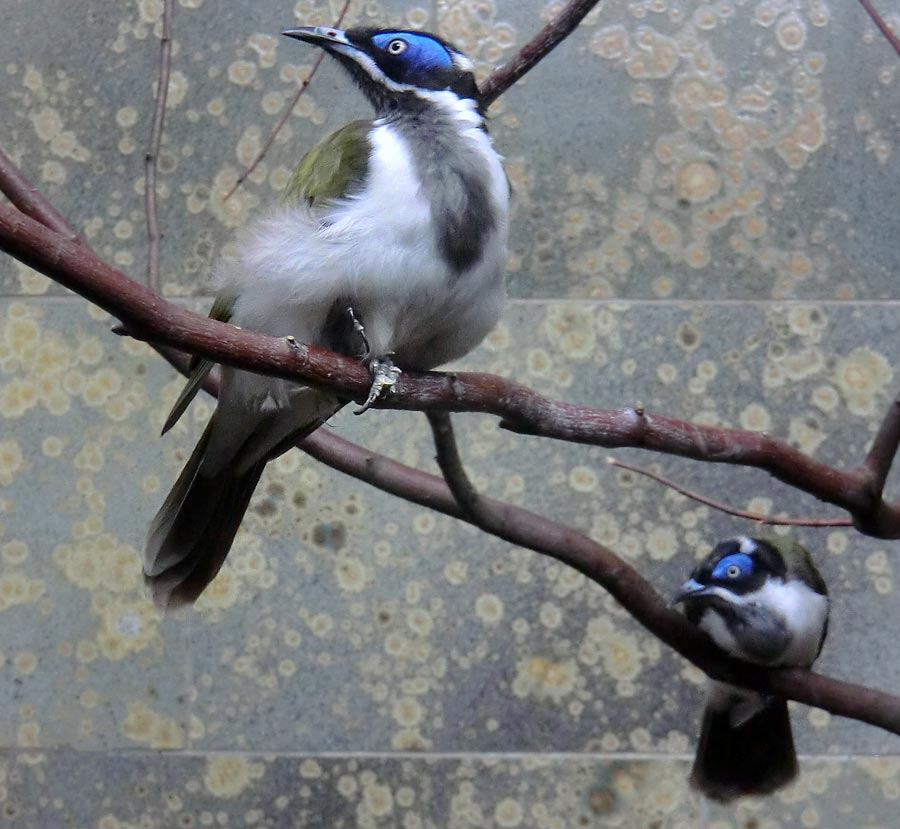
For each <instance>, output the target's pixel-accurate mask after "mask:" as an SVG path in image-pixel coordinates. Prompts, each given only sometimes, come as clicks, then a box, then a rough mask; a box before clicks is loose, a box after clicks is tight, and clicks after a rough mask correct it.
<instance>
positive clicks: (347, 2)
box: [222, 0, 353, 202]
mask: <svg viewBox="0 0 900 829" xmlns="http://www.w3.org/2000/svg"><path fill="white" fill-rule="evenodd" d="M351 2H353V0H344V6H343V8H342V9H341V13H340V14H339V15H338V16H337V20H335V22H334V28H339V27H340V25H341V24H342V23H343V22H344V17H346V15H347V10H348V9H349V8H350V3H351ZM323 60H325V52H323V51H320V52H319V54H318V56H317V57H316V59H315V61H313V65H312V69H310V70H309V75H307V76H306V79H305V80H304V81H303V83H302V84H300V88H299V89H298V90H297V91H296V93H294V97H293V99H292V100H291V102H290V103H289V104H288V106H287V109H285V111H284V113H283V114H282V116H281V118H279V119H278V123H277V124H275V128H274V129H273V130H272V132H270V133H269V137H268V138H267V139H266V143H265V144H263V148H262V149H261V150H260V151H259V154H258V155H257V156H256V158H254V159H253V163H252V164H251V165H250V166H249V167H247V169H246V170H244V172H243V173H241V174H240V175H239V176H238V177H237V181H236V182H235V183H234V186H233V187H232V188H231V189H230V190H229V191H228V192H227V193H226V194H225V198H223V199H222V201H223V202H226V201H228V199H230V198H231V197H232V196H233V195H234V194H235V193H236V192H237V189H238V188H239V187H240V186H241V185H242V184H243V183H244V182H245V181H246V180H247V179H248V178H249V177H250V176H251V175H253V171H254V170H255V169H256V168H257V167H258V166H259V163H260V162H261V161H262V160H263V159H264V158H265V157H266V153H268V152H269V150H270V149H271V147H272V144H273V143H274V142H275V138H276V137H277V136H278V133H279V132H281V129H282V127H283V126H284V125H285V124H286V123H287V120H288V118H290V117H291V113H292V112H293V111H294V107H295V106H297V101H299V100H300V98H301V97H303V93H304V92H306V90H307V89H308V88H309V85H310V83H312V79H313V78H314V77H315V76H316V72H318V71H319V67H320V66H321V65H322V61H323Z"/></svg>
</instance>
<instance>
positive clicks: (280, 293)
mask: <svg viewBox="0 0 900 829" xmlns="http://www.w3.org/2000/svg"><path fill="white" fill-rule="evenodd" d="M284 34H285V35H287V36H288V37H292V38H295V39H297V40H301V41H304V42H306V43H310V44H313V45H315V46H319V47H321V48H323V49H325V50H326V52H328V53H329V54H330V55H332V56H333V57H334V58H335V59H336V60H337V61H338V62H339V63H340V64H341V65H342V66H343V67H344V68H345V69H346V70H347V71H348V72H349V74H350V76H351V77H352V79H353V80H354V81H355V82H356V83H357V84H358V85H359V87H360V88H361V89H362V91H363V92H364V93H365V95H366V97H367V98H368V99H369V101H370V102H371V103H372V105H373V106H374V108H375V113H376V118H375V119H374V120H364V121H354V122H352V123H350V124H347V125H346V126H345V127H343V128H342V129H340V130H338V131H337V132H335V133H334V134H333V135H331V136H329V137H328V138H326V139H325V140H324V141H322V142H321V143H320V144H319V145H318V146H317V147H315V148H314V149H313V150H312V151H311V152H310V153H309V154H308V155H307V156H306V157H305V158H304V159H303V161H301V162H300V164H299V165H298V167H297V169H296V171H295V173H294V175H293V177H292V179H291V181H290V183H289V185H288V188H287V191H286V195H285V198H284V200H283V203H282V206H281V208H280V209H277V210H274V211H273V212H272V213H270V214H269V215H267V216H265V217H263V218H261V219H260V220H258V221H256V222H255V223H254V224H253V225H252V226H250V227H249V228H247V230H246V231H245V233H244V234H243V235H242V236H241V237H240V238H239V239H238V253H237V255H236V256H235V257H234V258H232V259H229V260H227V261H224V262H221V263H220V264H219V265H218V267H217V269H216V279H217V281H218V286H219V293H218V296H217V299H216V302H215V304H214V306H213V310H212V312H211V314H210V316H212V317H213V318H215V319H218V320H223V321H228V322H231V323H232V324H234V325H237V326H240V327H241V328H246V329H249V330H253V331H259V332H262V333H265V334H270V335H273V336H293V337H294V338H296V340H297V341H298V342H303V343H309V344H312V345H317V346H321V347H324V348H328V349H331V350H333V351H338V352H340V353H343V354H345V355H348V356H352V357H356V358H359V359H361V360H364V361H365V362H366V363H367V364H368V365H369V366H370V367H371V369H372V372H373V376H374V381H375V382H374V384H373V391H377V390H378V389H379V388H381V387H382V386H385V385H389V384H390V383H391V382H392V381H393V380H394V379H395V378H396V375H397V373H398V372H397V369H396V368H395V367H394V361H395V362H396V364H397V366H398V367H399V368H408V369H415V370H423V369H430V368H433V367H435V366H438V365H441V364H442V363H445V362H448V361H450V360H453V359H456V358H458V357H461V356H463V355H464V354H466V353H467V352H468V351H470V350H471V349H472V348H474V347H475V346H476V345H478V343H479V342H481V340H482V339H483V338H484V336H485V335H486V334H487V333H488V332H489V331H490V330H491V328H493V326H494V325H495V323H496V322H497V319H498V318H499V315H500V310H501V306H502V301H503V272H504V269H505V263H506V244H507V211H508V204H509V187H508V183H507V179H506V175H505V173H504V171H503V167H502V164H501V161H500V158H499V156H498V155H497V153H496V152H495V151H494V149H493V147H492V144H491V141H490V139H489V137H488V134H487V131H486V129H485V124H484V117H483V113H482V111H481V108H480V105H479V96H478V88H477V86H476V84H475V79H474V76H473V73H472V70H473V66H472V62H471V61H470V60H469V59H468V58H467V57H466V56H465V55H463V54H462V53H460V52H459V51H458V50H456V49H455V48H454V47H453V46H451V45H450V44H448V43H446V42H445V41H443V40H441V39H440V38H438V37H436V36H434V35H429V34H426V33H423V32H408V31H392V30H391V31H387V30H376V29H349V30H347V31H341V30H338V29H331V28H321V27H311V28H298V29H289V30H287V31H286V32H284ZM211 368H212V364H211V363H210V362H209V361H205V360H201V361H195V366H194V371H193V374H192V377H191V379H190V380H189V382H188V384H187V386H186V388H185V390H184V392H183V393H182V395H181V397H180V398H179V400H178V402H177V403H176V404H175V407H174V409H173V411H172V414H171V415H170V416H169V419H168V421H167V423H166V427H165V428H166V429H168V428H170V427H171V426H172V424H174V423H175V421H176V420H177V419H178V418H179V417H180V416H181V414H182V413H183V412H184V410H185V408H186V407H187V405H188V404H189V403H190V401H191V399H192V398H193V397H194V395H196V393H197V391H198V389H199V388H200V386H201V384H202V381H203V379H204V377H205V376H206V375H207V374H208V373H209V371H210V369H211ZM344 402H345V401H341V400H339V399H337V398H336V397H334V396H333V395H330V394H327V393H325V392H321V391H316V390H313V389H310V388H308V387H304V386H302V385H299V384H297V383H292V382H288V381H285V380H279V379H276V378H272V377H263V376H259V375H254V374H250V373H247V372H244V371H238V370H235V369H231V368H229V367H227V366H223V368H222V382H221V392H220V395H219V400H218V405H217V407H216V410H215V413H214V414H213V416H212V418H211V420H210V422H209V425H208V426H207V428H206V431H205V432H204V434H203V437H202V438H201V439H200V442H199V443H198V445H197V447H196V448H195V450H194V452H193V454H192V455H191V458H190V460H189V461H188V462H187V465H186V466H185V468H184V470H183V471H182V473H181V475H180V477H179V478H178V480H177V481H176V483H175V485H174V487H173V488H172V491H171V492H170V493H169V495H168V497H167V498H166V500H165V502H164V504H163V505H162V507H161V508H160V510H159V512H158V513H157V515H156V517H155V518H154V519H153V522H152V523H151V525H150V530H149V532H148V535H147V541H146V545H145V548H144V574H145V577H146V580H147V582H148V583H149V584H150V586H151V589H152V592H153V596H154V600H155V601H156V603H157V604H158V605H160V606H163V607H169V606H173V605H178V604H183V603H186V602H191V601H193V600H194V599H196V598H197V596H199V595H200V593H201V592H202V591H203V589H204V588H205V587H206V585H207V584H209V582H210V581H212V579H213V578H214V577H215V575H216V573H218V571H219V569H220V567H221V566H222V564H223V562H224V561H225V557H226V556H227V554H228V551H229V549H230V547H231V544H232V542H233V540H234V536H235V534H236V532H237V530H238V527H239V525H240V523H241V519H242V518H243V515H244V512H245V511H246V509H247V505H248V503H249V501H250V497H251V495H252V494H253V490H254V488H255V487H256V484H257V482H258V481H259V477H260V475H261V474H262V471H263V468H264V467H265V465H266V463H267V462H268V461H270V460H272V459H273V458H275V457H277V456H278V455H280V454H281V453H283V452H284V451H286V450H287V449H288V448H289V447H290V446H292V445H293V444H294V443H295V442H296V441H297V440H298V439H300V438H301V437H304V436H305V435H307V434H309V433H310V432H312V431H313V430H314V429H316V428H317V427H318V426H320V425H321V424H322V423H323V422H324V421H326V420H327V419H328V418H329V417H331V416H332V415H333V414H334V413H335V412H336V411H337V410H338V409H339V408H340V407H341V406H342V405H343V403H344Z"/></svg>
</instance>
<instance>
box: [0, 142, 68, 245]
mask: <svg viewBox="0 0 900 829" xmlns="http://www.w3.org/2000/svg"><path fill="white" fill-rule="evenodd" d="M0 192H3V193H4V194H5V195H6V197H7V198H8V199H9V200H10V201H11V202H12V203H13V204H14V205H15V206H16V207H18V208H19V210H21V211H22V212H23V213H24V214H25V215H26V216H31V218H32V219H34V220H35V221H37V222H40V223H41V224H42V225H44V226H45V227H48V228H50V230H52V231H54V232H56V233H58V234H59V235H60V236H63V237H64V238H66V239H68V240H69V241H72V242H77V241H78V234H77V233H76V232H75V230H74V229H73V228H72V226H71V225H70V224H69V223H68V222H67V221H66V220H65V219H64V218H63V217H62V215H61V214H60V213H59V212H58V211H57V210H56V208H55V207H54V206H53V205H52V204H50V202H49V201H47V199H46V198H45V197H44V195H43V193H41V192H40V190H38V189H37V187H35V186H34V185H33V184H32V183H31V182H30V181H29V180H28V179H27V178H25V176H24V175H22V172H21V170H19V168H18V167H16V165H15V164H13V163H12V159H10V157H9V156H8V155H6V153H4V152H3V150H2V149H0Z"/></svg>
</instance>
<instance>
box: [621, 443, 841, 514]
mask: <svg viewBox="0 0 900 829" xmlns="http://www.w3.org/2000/svg"><path fill="white" fill-rule="evenodd" d="M606 462H607V463H608V464H609V465H610V466H615V467H616V468H618V469H627V470H628V471H629V472H634V473H636V474H637V475H643V476H644V477H645V478H650V480H651V481H656V482H657V483H658V484H662V485H663V486H665V487H668V488H669V489H672V490H674V491H675V492H678V493H680V494H681V495H684V496H685V497H687V498H690V499H691V500H692V501H697V502H698V503H700V504H705V505H706V506H708V507H712V508H713V509H714V510H718V511H719V512H724V513H727V514H728V515H734V516H735V517H737V518H746V519H747V520H748V521H756V522H757V523H758V524H768V525H770V526H778V527H852V526H853V522H852V521H851V520H850V519H849V518H778V517H773V516H771V515H763V514H762V513H759V512H746V511H744V510H739V509H735V508H734V507H729V506H728V505H727V504H723V503H721V502H720V501H714V500H713V499H712V498H708V497H707V496H705V495H701V494H700V493H699V492H693V491H691V490H690V489H685V487H683V486H681V485H680V484H676V483H675V482H674V481H672V480H669V479H668V478H664V477H663V476H662V475H657V474H656V473H655V472H651V471H650V470H649V469H645V468H643V467H641V466H633V465H632V464H630V463H624V462H623V461H620V460H617V459H616V458H607V459H606Z"/></svg>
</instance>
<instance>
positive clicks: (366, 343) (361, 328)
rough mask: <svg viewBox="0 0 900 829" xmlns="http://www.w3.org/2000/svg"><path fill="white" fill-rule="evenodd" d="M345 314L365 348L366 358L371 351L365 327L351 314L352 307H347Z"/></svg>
mask: <svg viewBox="0 0 900 829" xmlns="http://www.w3.org/2000/svg"><path fill="white" fill-rule="evenodd" d="M347 313H348V314H349V315H350V322H351V323H352V324H353V330H354V331H355V332H356V333H357V334H359V338H360V339H361V340H362V344H363V347H364V348H365V353H364V354H363V356H364V357H368V356H369V354H370V353H371V351H372V349H371V348H369V340H368V338H367V337H366V327H365V326H364V325H363V324H362V323H361V322H360V321H359V320H358V319H357V318H356V314H354V313H353V306H352V305H348V306H347Z"/></svg>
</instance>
